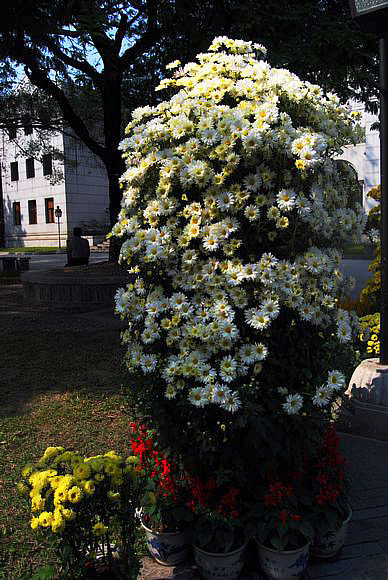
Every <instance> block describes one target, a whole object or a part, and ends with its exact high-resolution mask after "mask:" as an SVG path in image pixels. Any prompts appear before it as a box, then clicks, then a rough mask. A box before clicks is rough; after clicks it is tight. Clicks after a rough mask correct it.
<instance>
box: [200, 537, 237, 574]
mask: <svg viewBox="0 0 388 580" xmlns="http://www.w3.org/2000/svg"><path fill="white" fill-rule="evenodd" d="M245 547H246V543H245V544H244V545H243V546H241V548H237V550H233V552H226V553H225V554H215V553H213V552H207V551H206V550H202V548H198V546H194V560H195V563H196V565H197V567H198V571H199V573H200V575H201V576H202V578H204V579H205V580H214V578H223V579H224V580H237V578H238V577H239V576H240V574H241V570H242V569H243V567H244V562H245Z"/></svg>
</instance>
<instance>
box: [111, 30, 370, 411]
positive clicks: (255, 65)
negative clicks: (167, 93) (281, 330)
mask: <svg viewBox="0 0 388 580" xmlns="http://www.w3.org/2000/svg"><path fill="white" fill-rule="evenodd" d="M264 56H265V49H264V48H263V47H262V46H260V45H257V44H252V43H250V42H244V41H240V40H231V39H228V38H226V37H220V38H216V39H215V40H214V41H213V43H212V45H211V46H210V48H209V51H208V52H207V53H204V54H199V55H198V57H197V58H198V62H197V63H189V64H187V65H186V66H184V67H183V68H180V66H181V65H180V63H179V61H175V62H174V63H172V64H171V65H170V66H169V67H168V68H169V69H171V70H175V73H174V75H173V77H172V78H169V79H164V80H163V81H162V82H161V84H160V86H159V87H158V88H159V89H169V90H173V92H174V93H175V94H173V96H172V97H171V98H170V99H169V100H166V101H163V102H161V103H160V104H159V105H157V106H155V107H149V106H147V107H143V108H139V109H136V110H135V111H134V113H133V119H132V121H131V122H130V123H129V125H128V127H127V130H126V135H127V137H126V138H125V139H124V140H123V142H122V144H121V148H122V151H123V155H124V157H125V158H126V161H127V170H126V172H125V174H124V175H123V176H122V188H123V203H122V210H121V213H120V217H119V221H118V223H117V224H116V225H115V227H114V229H113V234H114V235H115V236H118V237H121V238H122V240H123V244H122V247H121V255H120V259H121V261H122V262H125V263H127V264H128V267H129V270H130V272H131V276H132V283H131V284H129V285H128V287H127V288H122V289H120V290H119V291H118V293H117V296H116V311H117V312H118V313H120V314H121V316H122V317H123V318H127V319H128V323H129V327H128V330H126V331H125V332H124V335H123V339H124V342H125V343H126V345H127V355H126V364H127V366H128V368H129V370H130V371H133V372H135V373H140V374H143V375H144V376H145V377H146V378H152V381H153V385H154V387H153V388H154V389H155V392H156V391H158V393H159V394H160V392H161V391H162V392H164V394H165V397H166V398H167V399H169V400H171V399H176V400H177V401H182V402H183V401H188V402H189V403H190V404H191V405H193V406H195V407H198V408H203V407H207V406H209V405H215V406H218V407H221V408H222V409H223V410H225V411H227V412H229V413H234V412H236V411H237V410H238V409H240V408H241V406H243V405H244V396H245V395H244V393H245V392H246V391H245V390H244V386H246V385H247V384H249V382H250V380H251V378H252V376H253V375H255V376H259V375H260V381H262V383H263V384H264V385H265V382H266V377H265V370H266V368H267V366H266V365H268V362H269V361H271V357H278V356H279V352H276V350H274V349H273V346H272V350H271V347H270V344H273V341H271V340H270V337H271V332H272V329H273V328H274V324H275V322H276V320H277V319H279V317H281V316H284V315H285V313H287V316H288V319H287V320H290V324H291V325H295V324H299V323H300V324H301V325H302V327H303V328H307V327H309V328H310V329H311V331H313V332H316V333H323V335H326V336H335V340H337V341H338V342H339V343H346V342H349V341H351V339H352V335H353V333H354V332H355V330H356V327H357V324H356V322H355V317H353V315H352V314H349V313H348V312H346V311H344V310H342V309H340V308H338V298H339V297H340V296H341V294H344V292H345V290H346V280H344V279H343V276H342V274H341V271H340V269H339V264H340V259H341V252H340V248H341V246H342V245H343V244H344V243H345V242H349V241H350V240H351V239H352V238H354V239H356V238H357V237H358V236H359V235H360V233H361V231H362V228H363V224H364V217H363V213H362V209H361V206H359V205H357V204H356V203H354V201H353V200H352V199H351V194H350V192H351V190H352V179H353V177H352V172H350V171H349V170H348V169H347V167H346V165H345V164H344V162H337V161H336V160H335V157H336V156H337V155H338V154H339V153H340V152H341V148H342V147H343V146H344V145H347V144H354V143H356V142H357V140H358V135H359V129H358V128H357V125H356V121H355V119H354V115H352V114H351V113H350V111H348V110H347V109H346V108H345V107H343V106H341V105H340V104H339V101H338V99H337V97H335V96H334V95H331V94H328V95H325V94H324V93H323V91H322V90H321V89H320V88H319V87H318V86H315V85H312V84H309V83H307V82H302V81H301V80H300V79H299V78H298V77H296V76H295V75H293V74H291V73H290V72H288V71H287V70H280V69H275V68H271V66H270V65H269V64H268V63H267V62H265V60H262V57H264ZM302 332H303V331H302ZM328 365H329V366H327V368H326V371H325V372H326V375H327V373H329V374H328V375H327V380H326V379H325V381H326V382H324V384H322V380H323V379H322V378H321V377H313V378H312V380H311V384H310V387H309V389H308V391H307V393H306V386H305V384H304V386H303V389H302V392H300V391H299V387H300V385H298V384H291V385H287V388H286V389H285V391H284V394H283V400H282V402H281V403H280V405H279V409H280V410H281V412H285V413H288V414H291V415H293V414H299V413H302V412H303V409H304V405H305V401H307V400H308V401H309V404H312V405H313V406H315V408H316V410H317V411H318V410H319V409H320V408H322V407H325V406H327V405H328V404H329V403H330V401H331V400H332V398H333V396H334V394H335V393H336V391H337V389H338V387H340V386H341V385H342V384H343V383H344V376H343V375H342V374H341V373H340V372H338V371H336V370H334V369H332V368H331V367H330V361H328ZM333 377H336V380H335V381H334V383H333ZM260 381H258V382H260ZM317 381H318V382H317ZM278 386H279V387H284V385H282V384H279V385H278ZM278 392H280V391H278Z"/></svg>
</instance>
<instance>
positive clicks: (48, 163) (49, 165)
mask: <svg viewBox="0 0 388 580" xmlns="http://www.w3.org/2000/svg"><path fill="white" fill-rule="evenodd" d="M42 164H43V175H51V174H52V172H53V162H52V158H51V155H50V153H48V154H47V155H43V160H42Z"/></svg>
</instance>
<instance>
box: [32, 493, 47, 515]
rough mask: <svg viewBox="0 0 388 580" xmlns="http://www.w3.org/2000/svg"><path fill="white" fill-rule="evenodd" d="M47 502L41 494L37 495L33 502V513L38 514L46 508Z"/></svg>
mask: <svg viewBox="0 0 388 580" xmlns="http://www.w3.org/2000/svg"><path fill="white" fill-rule="evenodd" d="M44 504H45V500H44V499H43V497H42V496H41V495H40V494H36V495H34V496H33V497H32V500H31V510H32V511H33V512H38V511H40V510H42V509H43V508H44Z"/></svg>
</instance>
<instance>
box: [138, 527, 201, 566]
mask: <svg viewBox="0 0 388 580" xmlns="http://www.w3.org/2000/svg"><path fill="white" fill-rule="evenodd" d="M141 525H142V527H143V528H144V530H145V533H146V536H147V548H148V551H149V553H150V554H151V556H153V557H154V558H155V560H156V561H157V562H158V564H162V566H175V565H176V564H179V563H180V562H183V560H185V559H186V558H187V556H188V554H189V552H190V548H191V544H190V543H189V542H188V538H187V535H186V533H185V532H154V531H153V530H150V529H149V528H147V526H145V525H144V524H143V522H141Z"/></svg>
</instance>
